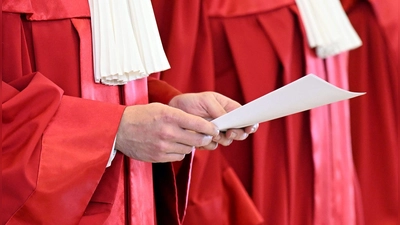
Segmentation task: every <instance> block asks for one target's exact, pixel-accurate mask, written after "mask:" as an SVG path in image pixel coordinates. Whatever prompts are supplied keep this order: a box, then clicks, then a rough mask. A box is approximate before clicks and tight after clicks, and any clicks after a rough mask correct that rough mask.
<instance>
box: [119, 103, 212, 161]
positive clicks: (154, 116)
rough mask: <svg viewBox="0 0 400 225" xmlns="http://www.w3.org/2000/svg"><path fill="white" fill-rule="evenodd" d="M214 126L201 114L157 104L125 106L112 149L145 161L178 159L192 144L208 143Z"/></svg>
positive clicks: (205, 144) (202, 144)
mask: <svg viewBox="0 0 400 225" xmlns="http://www.w3.org/2000/svg"><path fill="white" fill-rule="evenodd" d="M218 133H219V131H218V129H217V127H216V126H215V125H214V124H212V123H211V122H209V121H207V120H204V119H203V118H201V117H198V116H195V115H191V114H188V113H185V112H184V111H182V110H180V109H176V108H173V107H170V106H167V105H163V104H160V103H151V104H148V105H135V106H128V107H126V109H125V111H124V113H123V115H122V119H121V122H120V126H119V128H118V133H117V139H116V145H115V146H116V149H118V150H119V151H121V152H122V153H124V154H125V155H127V156H129V157H131V158H134V159H137V160H141V161H147V162H172V161H179V160H182V159H183V158H184V157H185V154H189V153H190V152H192V151H193V149H194V148H195V147H199V146H211V145H212V143H211V142H212V137H214V136H218Z"/></svg>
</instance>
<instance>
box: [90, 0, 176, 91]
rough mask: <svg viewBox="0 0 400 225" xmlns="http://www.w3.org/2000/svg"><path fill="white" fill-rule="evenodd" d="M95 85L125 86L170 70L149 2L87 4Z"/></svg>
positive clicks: (106, 0) (109, 0) (125, 0)
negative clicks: (152, 74) (90, 27)
mask: <svg viewBox="0 0 400 225" xmlns="http://www.w3.org/2000/svg"><path fill="white" fill-rule="evenodd" d="M89 6H90V14H91V23H92V38H93V58H94V75H95V82H97V83H103V84H108V85H120V84H125V83H127V82H129V81H131V80H135V79H139V78H143V77H146V76H148V75H149V74H151V73H154V72H160V71H163V70H166V69H169V68H170V65H169V63H168V60H167V57H166V55H165V52H164V49H163V47H162V43H161V39H160V35H159V33H158V29H157V24H156V20H155V16H154V12H153V7H152V5H151V2H150V0H89Z"/></svg>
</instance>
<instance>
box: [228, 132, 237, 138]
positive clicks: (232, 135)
mask: <svg viewBox="0 0 400 225" xmlns="http://www.w3.org/2000/svg"><path fill="white" fill-rule="evenodd" d="M236 136H237V133H236V132H232V133H231V135H230V136H229V139H234V138H235V137H236Z"/></svg>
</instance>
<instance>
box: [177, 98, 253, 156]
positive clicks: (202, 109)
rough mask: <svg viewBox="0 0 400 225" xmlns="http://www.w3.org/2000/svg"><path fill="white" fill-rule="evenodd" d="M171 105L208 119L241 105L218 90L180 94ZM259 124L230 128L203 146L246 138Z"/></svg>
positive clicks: (213, 146) (212, 146)
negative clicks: (217, 91)
mask: <svg viewBox="0 0 400 225" xmlns="http://www.w3.org/2000/svg"><path fill="white" fill-rule="evenodd" d="M169 105H170V106H173V107H175V108H179V109H182V110H183V111H185V112H187V113H190V114H193V115H197V116H200V117H203V118H204V119H207V120H213V119H215V118H217V117H220V116H222V115H224V114H225V113H227V112H230V111H232V110H234V109H236V108H238V107H240V106H241V105H240V104H239V103H238V102H236V101H234V100H232V99H230V98H228V97H226V96H224V95H221V94H219V93H216V92H201V93H190V94H182V95H178V96H175V97H174V98H173V99H172V100H171V101H170V102H169ZM258 126H259V124H254V125H252V126H248V127H245V128H243V129H229V130H227V131H226V132H220V133H219V134H218V135H216V136H214V137H213V140H212V142H211V143H210V144H209V145H207V146H203V148H205V149H215V148H216V147H217V144H221V145H224V146H227V145H230V144H231V143H232V141H233V140H244V139H246V138H247V137H248V135H249V134H251V133H254V132H256V131H257V129H258Z"/></svg>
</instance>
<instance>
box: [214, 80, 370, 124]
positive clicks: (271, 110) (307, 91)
mask: <svg viewBox="0 0 400 225" xmlns="http://www.w3.org/2000/svg"><path fill="white" fill-rule="evenodd" d="M363 94H365V93H364V92H350V91H346V90H343V89H341V88H338V87H336V86H334V85H332V84H330V83H328V82H326V81H325V80H323V79H321V78H319V77H318V76H316V75H314V74H309V75H306V76H304V77H302V78H300V79H298V80H296V81H294V82H292V83H290V84H287V85H285V86H283V87H281V88H279V89H277V90H275V91H273V92H270V93H268V94H266V95H264V96H262V97H260V98H257V99H255V100H253V101H251V102H249V103H247V104H245V105H243V106H241V107H239V108H237V109H235V110H233V111H231V112H229V113H227V114H225V115H223V116H221V117H218V118H216V119H214V120H213V121H211V122H213V123H214V124H215V125H217V127H218V128H219V129H220V130H221V131H224V130H227V129H230V128H242V127H246V126H250V125H253V124H256V123H262V122H266V121H269V120H273V119H277V118H280V117H284V116H287V115H290V114H294V113H298V112H302V111H305V110H309V109H312V108H315V107H319V106H322V105H326V104H330V103H333V102H337V101H342V100H346V99H350V98H354V97H357V96H360V95H363Z"/></svg>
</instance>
